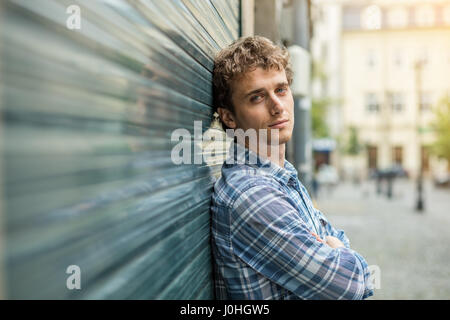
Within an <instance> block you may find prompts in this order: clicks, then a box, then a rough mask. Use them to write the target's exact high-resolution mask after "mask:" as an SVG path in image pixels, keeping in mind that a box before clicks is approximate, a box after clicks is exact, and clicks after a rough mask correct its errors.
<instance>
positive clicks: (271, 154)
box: [245, 143, 286, 168]
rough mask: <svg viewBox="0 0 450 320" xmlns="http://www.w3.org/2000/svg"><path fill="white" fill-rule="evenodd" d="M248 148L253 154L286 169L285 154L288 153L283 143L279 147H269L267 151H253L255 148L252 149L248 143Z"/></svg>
mask: <svg viewBox="0 0 450 320" xmlns="http://www.w3.org/2000/svg"><path fill="white" fill-rule="evenodd" d="M245 145H246V148H247V149H250V150H252V151H253V152H256V153H257V154H258V156H260V157H262V158H264V159H269V160H270V161H271V162H273V163H275V164H277V165H278V166H279V167H282V168H284V159H285V152H286V144H285V143H283V144H281V145H279V146H276V147H272V148H271V146H270V145H268V146H267V148H266V149H267V150H264V151H262V150H259V149H258V150H253V148H250V146H249V145H248V144H247V143H246V144H245Z"/></svg>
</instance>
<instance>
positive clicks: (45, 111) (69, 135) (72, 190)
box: [0, 0, 239, 299]
mask: <svg viewBox="0 0 450 320" xmlns="http://www.w3.org/2000/svg"><path fill="white" fill-rule="evenodd" d="M70 5H78V6H79V7H80V9H81V29H80V30H69V29H68V28H67V27H66V20H67V18H68V17H69V15H68V14H67V13H66V9H67V7H69V6H70ZM238 7H239V1H237V0H232V1H228V0H214V1H212V0H211V1H205V0H171V1H160V0H141V1H126V0H98V1H91V0H45V1H42V2H39V5H36V3H35V2H34V1H28V0H5V1H2V2H1V4H0V14H1V19H0V72H1V77H0V92H1V94H2V95H1V96H0V112H1V117H0V119H1V120H0V121H1V126H2V128H1V129H2V136H1V137H0V139H2V141H1V143H0V146H1V150H0V157H1V161H0V162H1V163H2V166H3V168H4V170H3V171H2V172H1V173H0V174H1V175H0V190H2V192H3V194H2V195H0V198H2V199H1V200H3V207H4V210H3V217H1V218H2V219H3V225H4V228H5V235H4V238H5V239H4V240H5V244H6V250H5V252H4V254H5V257H4V261H5V275H4V276H3V278H4V279H5V285H6V287H5V290H4V291H5V294H6V297H7V298H9V299H212V298H213V297H214V294H213V284H212V277H213V275H212V261H211V248H210V234H209V233H210V213H209V206H210V199H211V192H212V190H213V184H214V181H215V178H216V177H217V176H218V175H219V174H220V167H221V165H220V164H211V163H209V164H207V163H204V162H202V163H201V164H181V165H175V164H174V163H173V161H172V159H171V152H172V149H173V147H174V146H175V145H176V144H178V143H179V141H176V142H173V141H171V136H172V132H173V131H174V130H175V129H178V128H183V129H186V130H188V131H189V132H190V133H191V137H190V139H191V140H189V141H190V142H191V144H192V146H193V144H194V143H197V141H194V121H202V130H203V132H204V131H205V130H206V129H207V128H208V126H209V125H210V122H211V118H212V68H213V56H214V54H215V53H216V52H217V51H218V50H220V48H222V47H224V46H226V45H228V44H229V43H230V42H231V41H233V40H235V39H236V38H237V37H238V33H239V21H238V19H239V17H238V14H237V12H238V11H236V10H237V8H238ZM191 151H192V155H194V148H193V147H192V150H191ZM209 152H210V151H209ZM225 152H226V150H225V149H224V150H221V151H218V152H216V153H215V154H216V155H223V154H224V153H225ZM192 160H193V158H192ZM0 254H1V252H0ZM70 265H77V266H79V267H80V269H81V289H80V290H69V289H68V288H67V286H66V281H67V279H68V277H69V274H67V273H66V269H67V267H68V266H70Z"/></svg>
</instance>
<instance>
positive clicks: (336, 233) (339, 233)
mask: <svg viewBox="0 0 450 320" xmlns="http://www.w3.org/2000/svg"><path fill="white" fill-rule="evenodd" d="M314 210H315V211H316V214H317V216H318V218H319V220H321V222H322V221H323V222H325V226H324V228H325V230H326V233H327V235H329V236H333V237H336V238H338V239H339V240H341V242H342V243H343V244H344V246H345V247H346V248H348V249H350V240H349V239H348V238H347V236H346V234H345V232H344V230H341V229H336V228H334V227H333V225H332V224H331V223H330V222H329V221H328V219H327V218H326V217H325V215H324V214H323V213H322V212H321V211H319V210H317V209H314Z"/></svg>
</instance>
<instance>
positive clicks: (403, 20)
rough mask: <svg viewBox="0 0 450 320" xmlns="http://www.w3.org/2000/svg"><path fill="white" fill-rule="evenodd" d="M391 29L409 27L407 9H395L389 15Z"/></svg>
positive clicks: (388, 20)
mask: <svg viewBox="0 0 450 320" xmlns="http://www.w3.org/2000/svg"><path fill="white" fill-rule="evenodd" d="M387 23H388V26H389V27H390V28H404V27H406V26H407V25H408V11H407V10H406V9H405V8H393V9H391V10H389V11H388V13H387Z"/></svg>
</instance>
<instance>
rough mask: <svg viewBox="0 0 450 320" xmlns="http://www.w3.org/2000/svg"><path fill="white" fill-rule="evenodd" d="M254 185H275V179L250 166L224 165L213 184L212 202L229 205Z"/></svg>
mask: <svg viewBox="0 0 450 320" xmlns="http://www.w3.org/2000/svg"><path fill="white" fill-rule="evenodd" d="M255 186H264V187H275V186H276V181H275V179H274V178H273V177H271V176H270V175H267V174H264V173H263V172H261V170H258V168H254V167H252V166H248V165H234V166H224V167H222V175H221V177H220V178H219V179H218V180H217V181H216V183H215V185H214V193H213V204H216V205H221V206H226V207H231V206H232V205H233V203H234V202H235V201H236V199H238V198H239V197H240V196H241V195H242V194H244V193H245V192H247V191H248V190H249V189H250V188H252V187H255Z"/></svg>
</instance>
